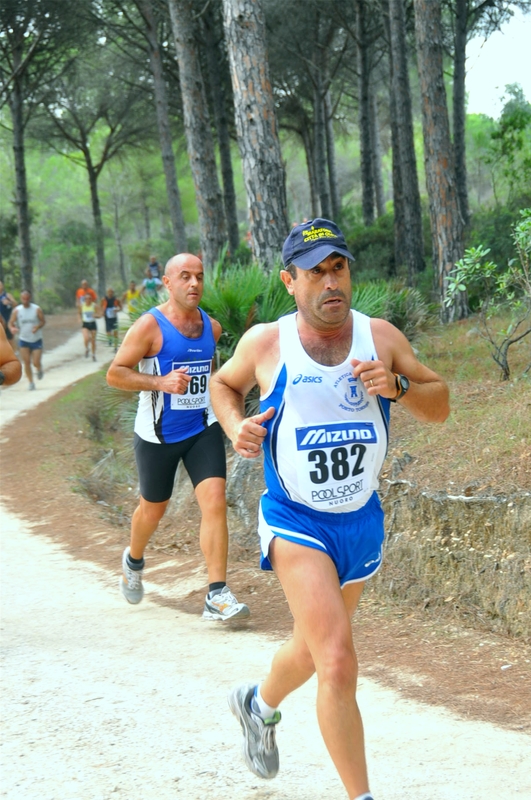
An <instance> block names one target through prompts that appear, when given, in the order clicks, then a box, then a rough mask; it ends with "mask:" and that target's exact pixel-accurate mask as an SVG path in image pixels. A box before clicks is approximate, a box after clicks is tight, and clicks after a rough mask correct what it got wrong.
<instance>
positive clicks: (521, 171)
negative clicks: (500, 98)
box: [486, 83, 531, 200]
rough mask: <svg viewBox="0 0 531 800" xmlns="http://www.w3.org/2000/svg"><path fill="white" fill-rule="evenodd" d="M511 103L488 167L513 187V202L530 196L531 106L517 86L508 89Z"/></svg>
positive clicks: (499, 126) (493, 136)
mask: <svg viewBox="0 0 531 800" xmlns="http://www.w3.org/2000/svg"><path fill="white" fill-rule="evenodd" d="M505 92H506V96H508V98H509V99H508V100H507V102H506V104H505V106H504V108H503V111H502V114H501V116H500V119H499V122H498V123H497V125H496V128H495V130H494V131H493V132H492V133H491V147H490V152H489V154H488V156H487V157H486V161H487V163H489V164H491V165H492V167H493V168H494V169H497V170H498V171H500V172H501V174H502V175H503V177H504V178H505V179H506V181H507V183H508V187H509V200H510V199H511V198H514V197H516V196H518V195H522V194H529V186H530V185H531V103H529V102H528V101H527V100H526V99H525V96H524V93H523V91H522V88H521V87H520V86H519V84H517V83H513V84H510V85H508V86H506V87H505Z"/></svg>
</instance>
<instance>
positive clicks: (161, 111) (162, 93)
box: [137, 0, 188, 253]
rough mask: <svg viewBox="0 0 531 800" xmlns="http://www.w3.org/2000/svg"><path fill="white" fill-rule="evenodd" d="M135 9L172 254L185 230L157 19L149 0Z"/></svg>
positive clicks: (182, 246) (182, 245)
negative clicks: (144, 47) (144, 48)
mask: <svg viewBox="0 0 531 800" xmlns="http://www.w3.org/2000/svg"><path fill="white" fill-rule="evenodd" d="M137 3H138V8H139V10H140V13H141V14H142V17H143V18H144V22H145V23H146V30H145V34H146V39H147V42H148V49H149V65H150V68H151V74H152V75H153V89H154V93H155V110H156V115H157V129H158V133H159V142H160V153H161V157H162V167H163V170H164V177H165V179H166V195H167V198H168V210H169V213H170V220H171V227H172V233H173V244H174V247H175V252H176V253H185V252H186V251H187V249H188V245H187V241H186V229H185V226H184V218H183V210H182V204H181V195H180V192H179V184H178V183H177V172H176V169H175V156H174V153H173V146H172V135H171V127H170V115H169V110H168V96H167V91H166V83H165V81H164V70H163V66H162V59H161V57H160V45H159V41H158V37H157V22H156V19H155V14H154V13H153V5H152V2H151V0H137Z"/></svg>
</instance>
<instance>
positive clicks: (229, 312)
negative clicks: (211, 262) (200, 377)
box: [201, 259, 295, 362]
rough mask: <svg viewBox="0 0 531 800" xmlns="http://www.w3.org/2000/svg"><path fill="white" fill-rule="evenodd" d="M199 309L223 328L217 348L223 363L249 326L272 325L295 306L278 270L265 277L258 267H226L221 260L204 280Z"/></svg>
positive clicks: (242, 265)
mask: <svg viewBox="0 0 531 800" xmlns="http://www.w3.org/2000/svg"><path fill="white" fill-rule="evenodd" d="M201 308H203V309H204V310H205V311H206V312H207V313H208V314H210V315H211V316H212V317H214V319H217V320H218V322H219V323H220V325H221V327H222V328H223V334H222V335H221V338H220V341H219V345H218V349H219V353H220V356H221V361H222V362H223V361H226V360H227V359H228V358H230V357H231V355H232V353H233V352H234V349H235V347H236V345H237V343H238V341H239V340H240V339H241V337H242V336H243V334H244V333H245V331H246V330H247V329H248V328H250V327H251V325H255V324H256V323H259V322H273V321H274V320H276V319H278V317H279V316H282V315H283V314H287V313H289V312H290V311H293V309H294V308H295V304H294V302H293V298H292V297H291V295H289V294H288V293H287V292H286V289H285V287H284V285H283V284H282V282H281V280H280V278H279V275H278V270H275V271H273V272H272V273H271V274H269V275H268V274H266V273H265V272H264V270H263V269H262V268H261V267H260V266H259V265H258V264H250V265H245V264H240V263H234V264H229V265H225V264H224V260H223V259H220V260H219V261H218V263H217V264H216V266H215V267H214V270H213V272H212V275H211V276H207V280H206V282H205V290H204V293H203V299H202V301H201Z"/></svg>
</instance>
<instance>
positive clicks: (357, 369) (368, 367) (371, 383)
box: [350, 358, 396, 400]
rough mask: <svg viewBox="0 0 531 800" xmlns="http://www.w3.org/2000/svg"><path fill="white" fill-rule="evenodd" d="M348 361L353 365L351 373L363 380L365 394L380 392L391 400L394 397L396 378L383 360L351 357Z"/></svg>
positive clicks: (373, 394)
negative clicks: (359, 359) (362, 359)
mask: <svg viewBox="0 0 531 800" xmlns="http://www.w3.org/2000/svg"><path fill="white" fill-rule="evenodd" d="M350 363H351V364H352V366H353V367H354V369H353V371H352V374H353V375H354V377H355V378H360V379H361V380H362V381H363V385H364V387H365V390H366V392H367V394H370V395H372V396H373V397H374V396H375V395H377V394H380V395H381V396H382V397H388V398H389V399H391V400H392V399H394V398H395V397H396V378H395V376H394V374H393V373H392V372H391V370H390V369H387V367H386V366H385V364H384V363H383V361H358V359H357V358H353V359H352V361H351V362H350Z"/></svg>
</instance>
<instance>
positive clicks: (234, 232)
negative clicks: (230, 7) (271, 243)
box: [203, 9, 240, 253]
mask: <svg viewBox="0 0 531 800" xmlns="http://www.w3.org/2000/svg"><path fill="white" fill-rule="evenodd" d="M207 14H208V16H204V17H203V30H204V33H205V45H206V48H205V49H206V57H207V65H208V79H209V85H210V94H211V99H212V108H213V109H214V121H215V123H216V131H217V134H218V145H219V156H220V161H221V178H222V181H223V205H224V207H225V218H226V221H227V231H228V235H229V248H230V251H231V253H235V252H236V250H237V249H238V247H239V246H240V230H239V227H238V210H237V207H236V190H235V188H234V173H233V170H232V155H231V146H230V132H229V124H228V120H227V112H226V108H227V104H226V98H225V88H224V86H223V80H222V77H221V67H222V65H221V63H220V62H221V51H220V46H219V44H218V42H217V41H216V35H215V28H214V21H213V16H212V9H209V10H208V11H207Z"/></svg>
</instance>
